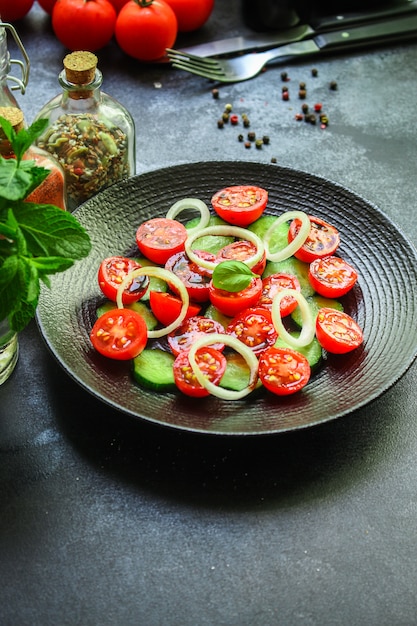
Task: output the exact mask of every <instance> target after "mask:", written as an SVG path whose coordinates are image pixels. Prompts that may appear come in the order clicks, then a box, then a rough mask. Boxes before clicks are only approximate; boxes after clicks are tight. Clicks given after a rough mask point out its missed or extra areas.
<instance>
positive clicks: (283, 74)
mask: <svg viewBox="0 0 417 626" xmlns="http://www.w3.org/2000/svg"><path fill="white" fill-rule="evenodd" d="M281 80H288V74H287V72H281Z"/></svg>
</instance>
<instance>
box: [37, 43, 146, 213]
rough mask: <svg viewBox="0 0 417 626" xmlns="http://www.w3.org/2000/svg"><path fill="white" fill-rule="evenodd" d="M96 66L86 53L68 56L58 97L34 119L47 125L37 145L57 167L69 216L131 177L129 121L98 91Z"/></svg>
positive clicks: (133, 159) (132, 148) (132, 129)
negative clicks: (109, 188) (62, 176)
mask: <svg viewBox="0 0 417 626" xmlns="http://www.w3.org/2000/svg"><path fill="white" fill-rule="evenodd" d="M97 61H98V60H97V57H96V56H95V55H94V54H93V53H91V52H84V51H76V52H72V53H71V54H68V55H67V56H66V57H65V58H64V63H63V64H64V69H63V70H62V72H61V73H60V74H59V83H60V85H61V87H62V93H61V94H59V95H58V96H56V97H55V98H53V99H52V100H51V101H50V102H49V103H48V104H46V105H45V106H44V107H43V108H42V110H41V111H40V112H39V113H38V114H37V116H36V118H35V119H41V118H46V119H48V121H49V125H48V126H47V128H46V130H45V131H44V132H43V133H42V135H41V136H40V137H39V139H38V140H37V145H38V146H39V147H40V148H42V149H44V150H46V151H47V152H49V153H50V154H52V155H53V156H54V157H55V158H56V159H57V160H58V162H59V163H60V165H61V166H62V168H63V170H64V172H65V179H66V189H67V206H68V209H69V210H70V211H72V210H74V209H75V208H76V207H77V206H79V205H80V204H81V203H82V202H85V201H86V200H88V199H89V198H91V197H92V196H94V195H96V194H97V193H98V192H99V191H101V190H103V189H105V188H106V187H109V186H110V185H112V184H113V183H116V182H118V181H120V180H123V179H125V178H128V177H130V176H133V175H134V174H135V168H136V153H135V127H134V122H133V119H132V117H131V115H130V113H129V112H128V111H127V110H126V109H125V108H124V107H123V105H122V104H120V103H119V102H118V101H117V100H115V99H114V98H112V97H111V96H109V95H107V94H105V93H104V92H103V91H101V85H102V74H101V72H100V70H98V69H97Z"/></svg>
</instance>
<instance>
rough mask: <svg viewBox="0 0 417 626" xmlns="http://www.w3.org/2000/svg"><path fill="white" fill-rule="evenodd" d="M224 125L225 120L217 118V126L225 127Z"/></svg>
mask: <svg viewBox="0 0 417 626" xmlns="http://www.w3.org/2000/svg"><path fill="white" fill-rule="evenodd" d="M223 127H224V121H223V120H217V128H223Z"/></svg>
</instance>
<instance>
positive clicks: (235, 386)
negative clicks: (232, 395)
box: [220, 352, 250, 391]
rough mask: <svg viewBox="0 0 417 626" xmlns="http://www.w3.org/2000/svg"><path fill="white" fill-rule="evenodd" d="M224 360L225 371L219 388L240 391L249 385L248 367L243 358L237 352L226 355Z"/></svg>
mask: <svg viewBox="0 0 417 626" xmlns="http://www.w3.org/2000/svg"><path fill="white" fill-rule="evenodd" d="M225 356H226V355H225ZM226 359H227V365H226V371H225V373H224V374H223V376H222V379H221V381H220V387H224V388H225V389H232V390H233V391H241V390H242V389H244V388H245V387H247V386H248V384H249V377H250V370H249V366H248V364H247V363H246V361H245V359H244V358H243V356H241V355H240V354H238V353H237V352H233V353H231V354H228V355H227V356H226Z"/></svg>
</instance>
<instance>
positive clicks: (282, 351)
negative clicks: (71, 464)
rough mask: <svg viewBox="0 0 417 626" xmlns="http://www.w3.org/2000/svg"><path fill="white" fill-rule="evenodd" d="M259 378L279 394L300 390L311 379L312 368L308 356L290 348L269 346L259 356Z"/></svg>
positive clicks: (283, 394) (265, 385)
mask: <svg viewBox="0 0 417 626" xmlns="http://www.w3.org/2000/svg"><path fill="white" fill-rule="evenodd" d="M258 373H259V378H260V379H261V382H262V384H263V385H264V387H266V388H267V389H268V390H269V391H272V393H275V394H276V395H278V396H287V395H289V394H291V393H296V392H297V391H300V389H302V388H303V387H305V385H306V384H307V383H308V381H309V380H310V375H311V369H310V365H309V362H308V361H307V359H306V357H305V356H304V355H302V354H300V353H299V352H296V351H295V350H291V349H290V348H274V347H271V348H268V349H267V350H265V351H264V352H262V354H261V356H260V357H259V370H258Z"/></svg>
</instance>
